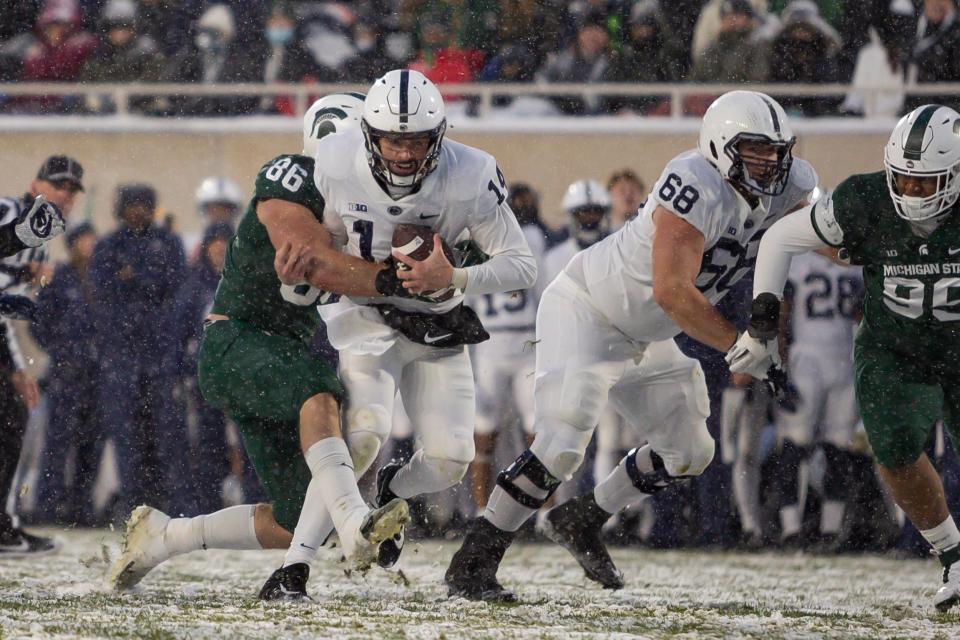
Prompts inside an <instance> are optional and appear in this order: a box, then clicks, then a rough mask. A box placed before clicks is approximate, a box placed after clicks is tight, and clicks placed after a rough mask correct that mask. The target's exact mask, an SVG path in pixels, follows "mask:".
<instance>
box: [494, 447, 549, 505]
mask: <svg viewBox="0 0 960 640" xmlns="http://www.w3.org/2000/svg"><path fill="white" fill-rule="evenodd" d="M497 485H498V486H499V487H500V488H501V489H503V490H504V491H505V492H506V493H507V495H509V496H510V497H511V498H513V499H514V500H516V501H517V502H518V503H519V504H521V505H523V506H524V507H526V508H528V509H539V508H540V507H542V506H543V505H544V503H546V501H547V500H549V499H550V496H552V495H553V492H554V491H556V490H557V487H559V486H560V480H559V479H558V478H556V477H554V476H553V475H551V473H550V472H549V471H547V468H546V467H545V466H543V463H542V462H540V460H538V459H537V456H536V455H534V453H533V452H532V451H531V450H530V449H527V450H526V451H524V452H523V453H521V454H520V457H519V458H517V459H516V460H515V461H514V462H513V464H511V465H510V466H509V467H507V468H506V469H504V470H503V471H501V472H500V475H498V476H497Z"/></svg>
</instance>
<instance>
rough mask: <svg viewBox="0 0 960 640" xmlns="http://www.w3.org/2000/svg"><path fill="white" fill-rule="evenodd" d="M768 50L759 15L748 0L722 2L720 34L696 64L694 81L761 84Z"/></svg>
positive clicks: (692, 75)
mask: <svg viewBox="0 0 960 640" xmlns="http://www.w3.org/2000/svg"><path fill="white" fill-rule="evenodd" d="M768 55H769V53H768V48H767V46H766V43H764V42H763V41H762V39H761V34H760V32H759V22H758V19H757V14H756V12H755V11H754V10H753V7H752V6H751V5H750V3H749V2H748V1H747V0H723V2H722V3H721V4H720V31H719V33H718V34H717V37H716V39H715V40H714V41H713V43H712V44H710V45H709V46H708V47H707V48H706V49H705V50H704V52H703V53H702V54H701V55H700V57H699V58H695V59H694V62H693V70H692V71H691V74H690V79H691V80H692V81H694V82H720V83H722V82H730V83H733V82H751V81H753V82H761V81H763V80H765V79H766V77H767V66H768V64H769V58H768Z"/></svg>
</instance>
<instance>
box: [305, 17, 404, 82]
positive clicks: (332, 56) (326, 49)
mask: <svg viewBox="0 0 960 640" xmlns="http://www.w3.org/2000/svg"><path fill="white" fill-rule="evenodd" d="M297 18H298V24H299V28H298V30H297V38H298V43H297V46H299V47H301V48H302V50H303V52H304V54H305V56H306V57H307V59H308V60H309V63H310V64H309V70H308V71H306V72H305V75H304V76H303V77H302V78H299V79H298V80H300V81H307V82H342V81H343V79H344V77H345V74H346V73H347V70H348V67H349V63H350V62H351V60H353V59H354V57H355V56H356V55H357V48H356V46H355V45H354V42H353V25H354V23H355V22H356V20H357V14H356V13H355V12H354V8H353V7H352V5H348V4H346V3H334V2H317V3H310V4H307V3H303V4H301V5H299V11H298V15H297ZM386 71H388V70H387V69H384V70H383V71H382V72H381V73H380V74H378V76H377V77H379V76H380V75H383V73H386Z"/></svg>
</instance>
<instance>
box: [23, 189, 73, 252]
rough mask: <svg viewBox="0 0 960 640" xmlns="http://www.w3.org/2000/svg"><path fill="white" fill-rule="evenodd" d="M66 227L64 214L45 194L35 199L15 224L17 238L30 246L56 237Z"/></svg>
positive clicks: (37, 245) (36, 245) (38, 244)
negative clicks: (47, 199)
mask: <svg viewBox="0 0 960 640" xmlns="http://www.w3.org/2000/svg"><path fill="white" fill-rule="evenodd" d="M65 228H66V224H65V223H64V221H63V214H62V213H60V209H58V208H57V206H56V205H55V204H53V203H52V202H47V201H46V199H44V197H43V196H37V197H36V198H34V199H33V206H32V207H30V209H29V210H28V211H27V212H26V213H21V214H20V218H19V219H18V220H17V222H16V225H15V226H14V228H13V229H14V231H15V232H16V234H17V238H18V239H19V240H20V242H22V243H23V244H24V245H26V246H28V247H39V246H40V245H42V244H43V243H44V242H46V241H47V240H50V239H51V238H55V237H57V236H58V235H60V234H61V233H63V230H64V229H65Z"/></svg>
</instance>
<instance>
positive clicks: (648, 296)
mask: <svg viewBox="0 0 960 640" xmlns="http://www.w3.org/2000/svg"><path fill="white" fill-rule="evenodd" d="M816 185H817V174H816V172H815V171H814V170H813V167H812V166H811V165H810V163H808V162H806V161H805V160H801V159H799V158H794V161H793V165H792V167H791V169H790V177H789V180H788V182H787V186H786V188H785V189H784V191H783V193H782V194H780V195H779V196H765V197H761V198H760V203H759V205H758V206H757V207H756V208H751V206H750V204H749V203H748V202H747V201H746V199H745V198H744V197H743V196H742V195H741V194H740V193H739V192H737V190H736V189H734V188H733V186H732V185H731V184H730V183H729V182H728V181H727V180H726V179H725V178H724V177H723V176H722V175H721V174H720V172H719V171H718V170H717V169H716V167H714V166H713V165H712V164H710V162H708V161H707V159H706V158H704V157H703V156H702V155H701V154H700V153H699V152H698V151H696V150H693V151H687V152H685V153H682V154H680V155H679V156H677V157H676V158H674V159H673V160H671V161H670V162H669V163H667V166H666V167H665V168H664V170H663V173H662V174H661V175H660V178H659V179H658V180H657V182H656V184H655V185H654V187H653V190H652V191H651V193H650V196H649V197H648V198H647V201H646V203H645V204H644V206H643V207H642V209H641V210H640V213H639V215H638V216H637V217H636V218H634V219H633V220H631V221H629V222H628V223H627V224H626V225H624V227H623V228H622V229H621V230H620V231H618V232H617V233H615V234H613V235H611V236H608V237H607V238H606V239H604V240H602V241H600V242H598V243H597V244H595V245H594V246H592V247H590V248H588V249H586V250H584V251H583V252H581V253H579V254H577V255H576V256H575V257H574V259H573V260H571V261H570V263H569V264H568V265H567V268H566V272H567V274H569V275H570V276H571V277H572V278H573V279H574V280H575V281H577V282H579V283H580V284H581V285H582V286H583V287H584V288H585V289H586V290H587V292H588V293H589V294H590V296H591V299H592V300H593V302H594V304H595V305H596V306H597V308H598V309H599V310H600V311H601V312H603V313H604V315H605V316H606V317H607V318H608V319H609V320H610V321H611V322H612V323H613V324H614V326H616V327H617V328H618V329H620V330H621V331H623V332H624V333H625V334H626V335H628V336H629V337H630V338H632V339H634V340H637V341H640V342H655V341H658V340H666V339H668V338H672V337H673V336H675V335H677V334H678V333H680V328H679V327H677V326H676V324H674V322H673V321H672V320H671V319H670V318H669V317H668V316H667V315H666V313H664V311H663V309H661V308H660V306H659V305H658V304H657V302H656V300H654V297H653V268H652V248H653V235H654V230H655V225H654V223H653V212H654V211H655V210H656V208H657V207H658V206H662V207H664V208H665V209H667V210H668V211H671V212H672V213H674V214H676V215H677V216H679V217H680V218H681V219H683V220H685V221H686V222H688V223H690V224H691V225H692V226H693V227H695V228H696V229H697V230H698V231H700V232H701V233H702V234H703V237H704V254H703V259H702V262H701V265H700V272H699V274H698V275H697V279H696V285H697V288H698V289H699V290H700V291H701V292H702V293H703V295H704V296H705V297H706V298H707V300H709V301H710V302H711V303H716V302H718V301H719V300H720V299H721V298H722V297H723V296H724V295H725V294H726V292H727V290H728V289H729V288H730V286H732V285H733V284H734V283H735V282H737V281H738V280H739V279H740V278H742V277H743V276H744V275H745V274H746V273H747V272H749V271H750V270H751V269H752V268H753V265H754V263H755V262H756V258H757V251H758V249H759V244H760V238H761V237H762V236H763V234H764V233H765V232H766V230H767V229H768V228H769V227H770V226H771V225H772V224H773V223H774V222H776V221H777V220H779V219H780V218H781V217H783V216H784V215H785V214H786V213H788V212H789V211H791V210H792V209H794V208H796V207H797V205H799V204H801V203H803V202H804V201H806V200H808V199H809V197H810V194H811V192H812V191H813V189H814V187H816Z"/></svg>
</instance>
